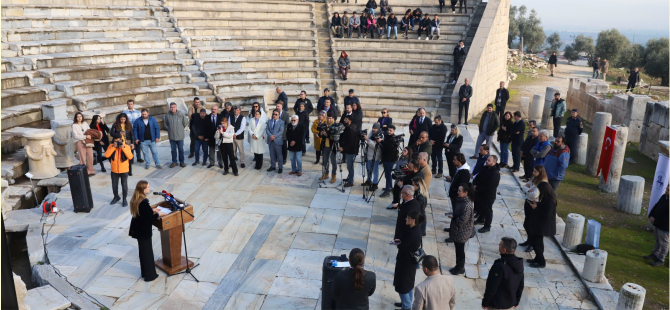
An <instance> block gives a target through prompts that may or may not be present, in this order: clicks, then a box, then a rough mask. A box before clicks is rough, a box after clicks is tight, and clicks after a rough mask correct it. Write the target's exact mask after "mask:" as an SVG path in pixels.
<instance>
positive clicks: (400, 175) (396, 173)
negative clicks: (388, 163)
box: [391, 164, 409, 180]
mask: <svg viewBox="0 0 670 310" xmlns="http://www.w3.org/2000/svg"><path fill="white" fill-rule="evenodd" d="M408 171H409V165H408V164H404V165H402V166H400V169H399V170H393V172H392V173H391V177H392V178H393V179H394V180H402V179H404V178H405V177H406V176H407V172H408Z"/></svg>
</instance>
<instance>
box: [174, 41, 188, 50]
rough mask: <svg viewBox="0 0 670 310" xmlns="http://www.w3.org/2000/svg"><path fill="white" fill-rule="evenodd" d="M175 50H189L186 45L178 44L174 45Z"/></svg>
mask: <svg viewBox="0 0 670 310" xmlns="http://www.w3.org/2000/svg"><path fill="white" fill-rule="evenodd" d="M172 47H173V48H177V49H187V47H186V44H184V43H181V42H178V43H172Z"/></svg>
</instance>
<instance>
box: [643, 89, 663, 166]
mask: <svg viewBox="0 0 670 310" xmlns="http://www.w3.org/2000/svg"><path fill="white" fill-rule="evenodd" d="M668 105H669V104H668V101H664V102H647V108H646V109H645V111H644V121H643V126H642V133H641V134H640V147H639V149H640V152H642V154H644V155H647V156H649V157H651V158H652V159H654V160H658V153H662V152H664V151H663V150H664V149H667V142H668V130H669V129H668V110H669V109H668ZM660 141H665V145H666V146H662V145H661V143H660ZM666 152H667V151H666ZM664 153H665V152H664Z"/></svg>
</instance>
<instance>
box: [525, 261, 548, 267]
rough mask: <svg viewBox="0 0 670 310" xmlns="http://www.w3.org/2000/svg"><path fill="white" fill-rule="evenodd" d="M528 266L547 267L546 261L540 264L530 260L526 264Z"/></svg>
mask: <svg viewBox="0 0 670 310" xmlns="http://www.w3.org/2000/svg"><path fill="white" fill-rule="evenodd" d="M528 266H529V267H532V268H544V267H547V264H546V263H544V264H540V263H538V262H532V263H530V264H528Z"/></svg>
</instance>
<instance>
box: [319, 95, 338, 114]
mask: <svg viewBox="0 0 670 310" xmlns="http://www.w3.org/2000/svg"><path fill="white" fill-rule="evenodd" d="M326 99H330V108H331V109H333V108H335V110H334V112H335V115H333V116H334V117H338V116H339V114H337V107H336V106H335V104H336V102H335V99H333V97H331V96H328V97H326V96H321V97H319V102H317V103H316V111H317V112H321V111H322V110H323V108H324V107H325V106H326Z"/></svg>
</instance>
